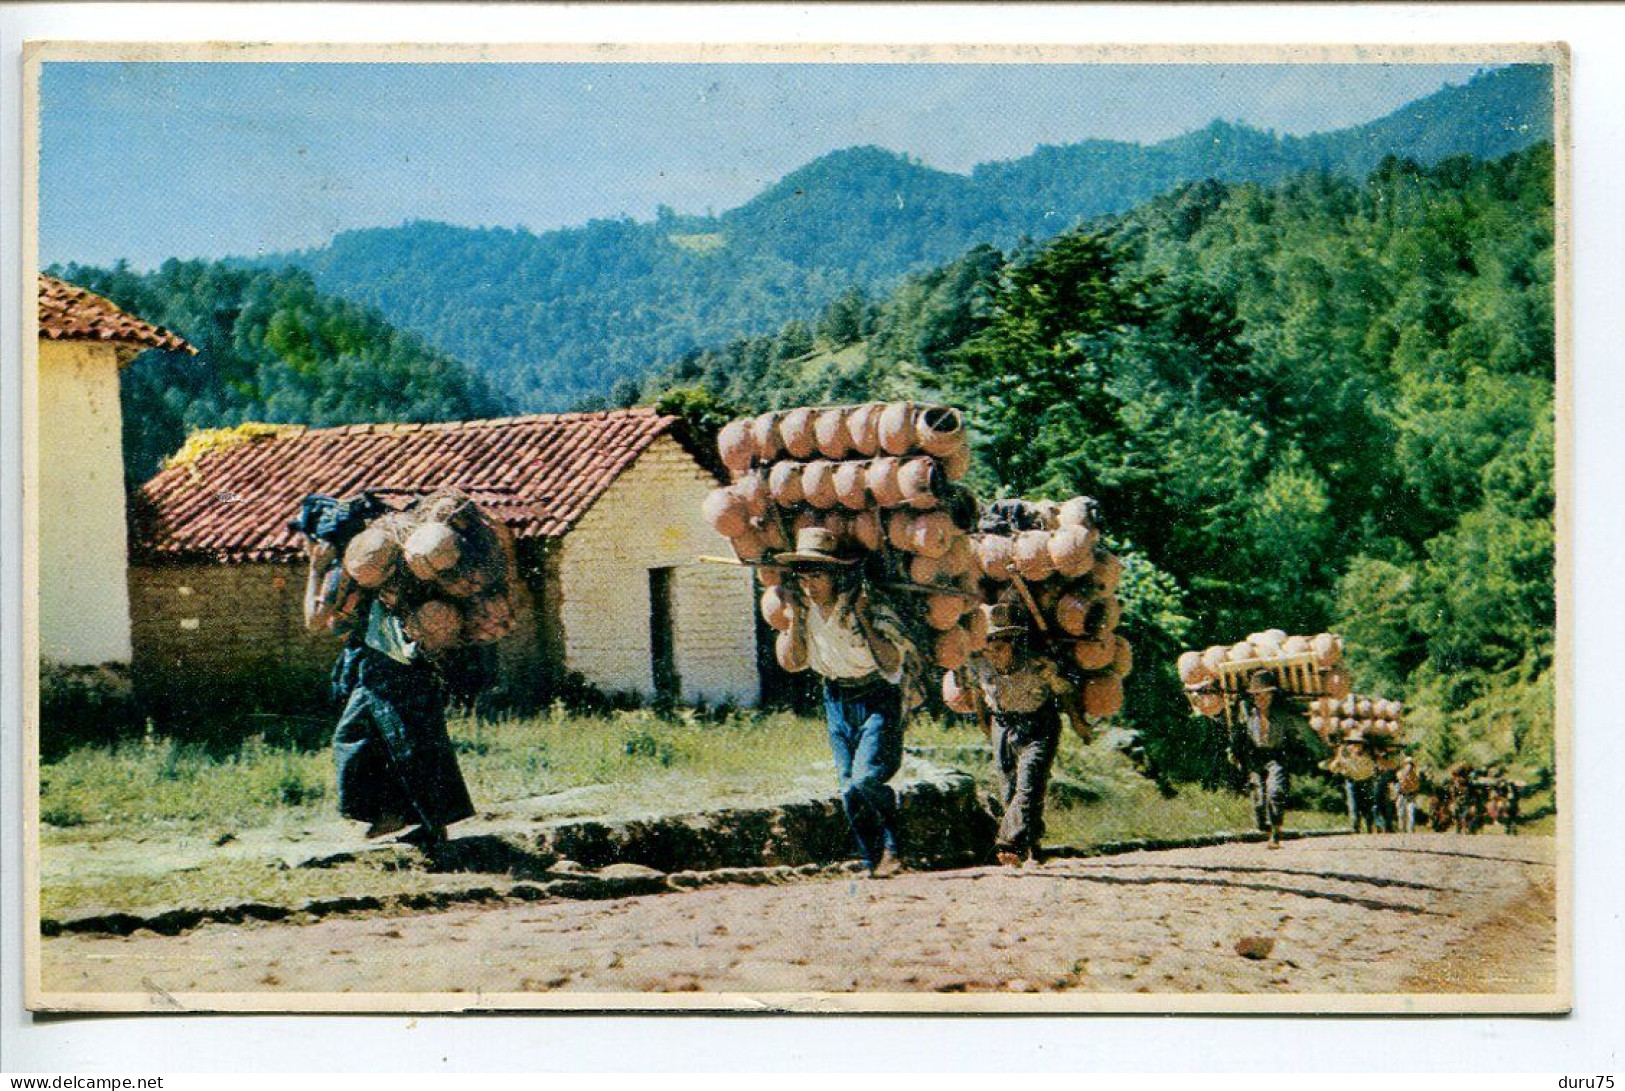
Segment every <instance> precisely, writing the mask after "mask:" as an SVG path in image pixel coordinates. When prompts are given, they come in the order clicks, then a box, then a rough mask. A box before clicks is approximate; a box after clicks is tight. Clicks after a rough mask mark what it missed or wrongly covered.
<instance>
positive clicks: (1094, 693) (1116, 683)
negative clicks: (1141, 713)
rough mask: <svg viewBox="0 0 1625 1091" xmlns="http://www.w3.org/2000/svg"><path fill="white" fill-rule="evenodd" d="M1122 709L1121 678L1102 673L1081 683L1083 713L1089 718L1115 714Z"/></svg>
mask: <svg viewBox="0 0 1625 1091" xmlns="http://www.w3.org/2000/svg"><path fill="white" fill-rule="evenodd" d="M1122 710H1123V680H1122V679H1121V678H1118V677H1116V676H1114V675H1110V674H1103V675H1097V676H1095V677H1093V678H1089V679H1087V680H1085V681H1084V683H1083V714H1084V715H1085V716H1088V717H1089V718H1090V719H1100V718H1103V717H1107V716H1115V715H1117V714H1118V713H1119V712H1121V711H1122Z"/></svg>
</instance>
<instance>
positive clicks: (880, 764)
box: [824, 681, 903, 867]
mask: <svg viewBox="0 0 1625 1091" xmlns="http://www.w3.org/2000/svg"><path fill="white" fill-rule="evenodd" d="M824 719H825V721H826V722H827V723H828V725H829V746H830V750H831V752H832V753H833V754H834V756H835V774H836V776H837V777H839V778H840V783H841V805H842V806H843V807H844V808H845V809H846V819H847V821H848V822H849V823H851V825H852V835H853V837H854V838H856V839H857V842H858V852H859V854H860V855H861V856H862V857H863V861H864V863H866V864H868V865H869V866H870V867H873V866H874V865H875V864H876V863H877V862H879V860H880V857H881V855H882V853H884V852H885V851H886V850H888V849H890V850H891V851H892V852H894V853H895V852H897V851H898V843H897V793H896V792H894V791H892V787H891V785H890V784H887V783H886V782H887V781H889V780H891V778H892V777H894V776H896V775H897V769H898V766H900V765H902V763H903V691H902V689H900V688H899V687H897V686H894V685H891V684H890V683H888V682H884V681H876V682H875V683H874V684H872V685H870V686H867V687H865V688H862V689H858V688H855V687H850V686H846V685H843V684H842V683H839V682H833V681H830V682H825V684H824Z"/></svg>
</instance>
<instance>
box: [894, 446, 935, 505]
mask: <svg viewBox="0 0 1625 1091" xmlns="http://www.w3.org/2000/svg"><path fill="white" fill-rule="evenodd" d="M941 485H942V471H941V469H939V468H938V466H937V461H936V459H934V458H911V459H907V460H906V461H904V463H903V465H902V467H901V468H899V470H898V471H897V487H898V488H899V489H901V490H902V493H903V502H904V503H905V504H907V505H908V506H909V507H911V508H914V509H915V510H917V511H927V510H929V509H931V508H934V507H936V506H937V493H938V490H939V489H940V488H941Z"/></svg>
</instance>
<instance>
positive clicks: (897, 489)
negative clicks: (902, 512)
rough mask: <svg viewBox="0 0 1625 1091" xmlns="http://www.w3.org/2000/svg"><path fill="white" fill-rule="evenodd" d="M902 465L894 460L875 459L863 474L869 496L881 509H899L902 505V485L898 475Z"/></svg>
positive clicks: (888, 458)
mask: <svg viewBox="0 0 1625 1091" xmlns="http://www.w3.org/2000/svg"><path fill="white" fill-rule="evenodd" d="M902 469H903V464H902V462H901V461H900V460H898V459H895V458H890V457H887V458H877V459H875V460H874V461H872V462H870V463H869V468H868V470H866V471H865V473H864V480H865V482H866V483H867V484H868V486H869V495H870V496H873V497H874V498H875V503H876V504H878V505H880V506H881V507H883V508H895V507H899V506H901V505H902V503H903V483H902V481H901V480H900V477H899V475H900V474H901V473H902Z"/></svg>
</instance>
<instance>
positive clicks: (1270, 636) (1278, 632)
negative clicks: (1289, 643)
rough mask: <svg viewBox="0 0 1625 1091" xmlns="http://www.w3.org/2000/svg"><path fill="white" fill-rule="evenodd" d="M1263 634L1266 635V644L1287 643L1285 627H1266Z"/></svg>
mask: <svg viewBox="0 0 1625 1091" xmlns="http://www.w3.org/2000/svg"><path fill="white" fill-rule="evenodd" d="M1262 635H1263V637H1264V643H1265V644H1285V643H1286V630H1285V629H1265V630H1264V632H1263V634H1262Z"/></svg>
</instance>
